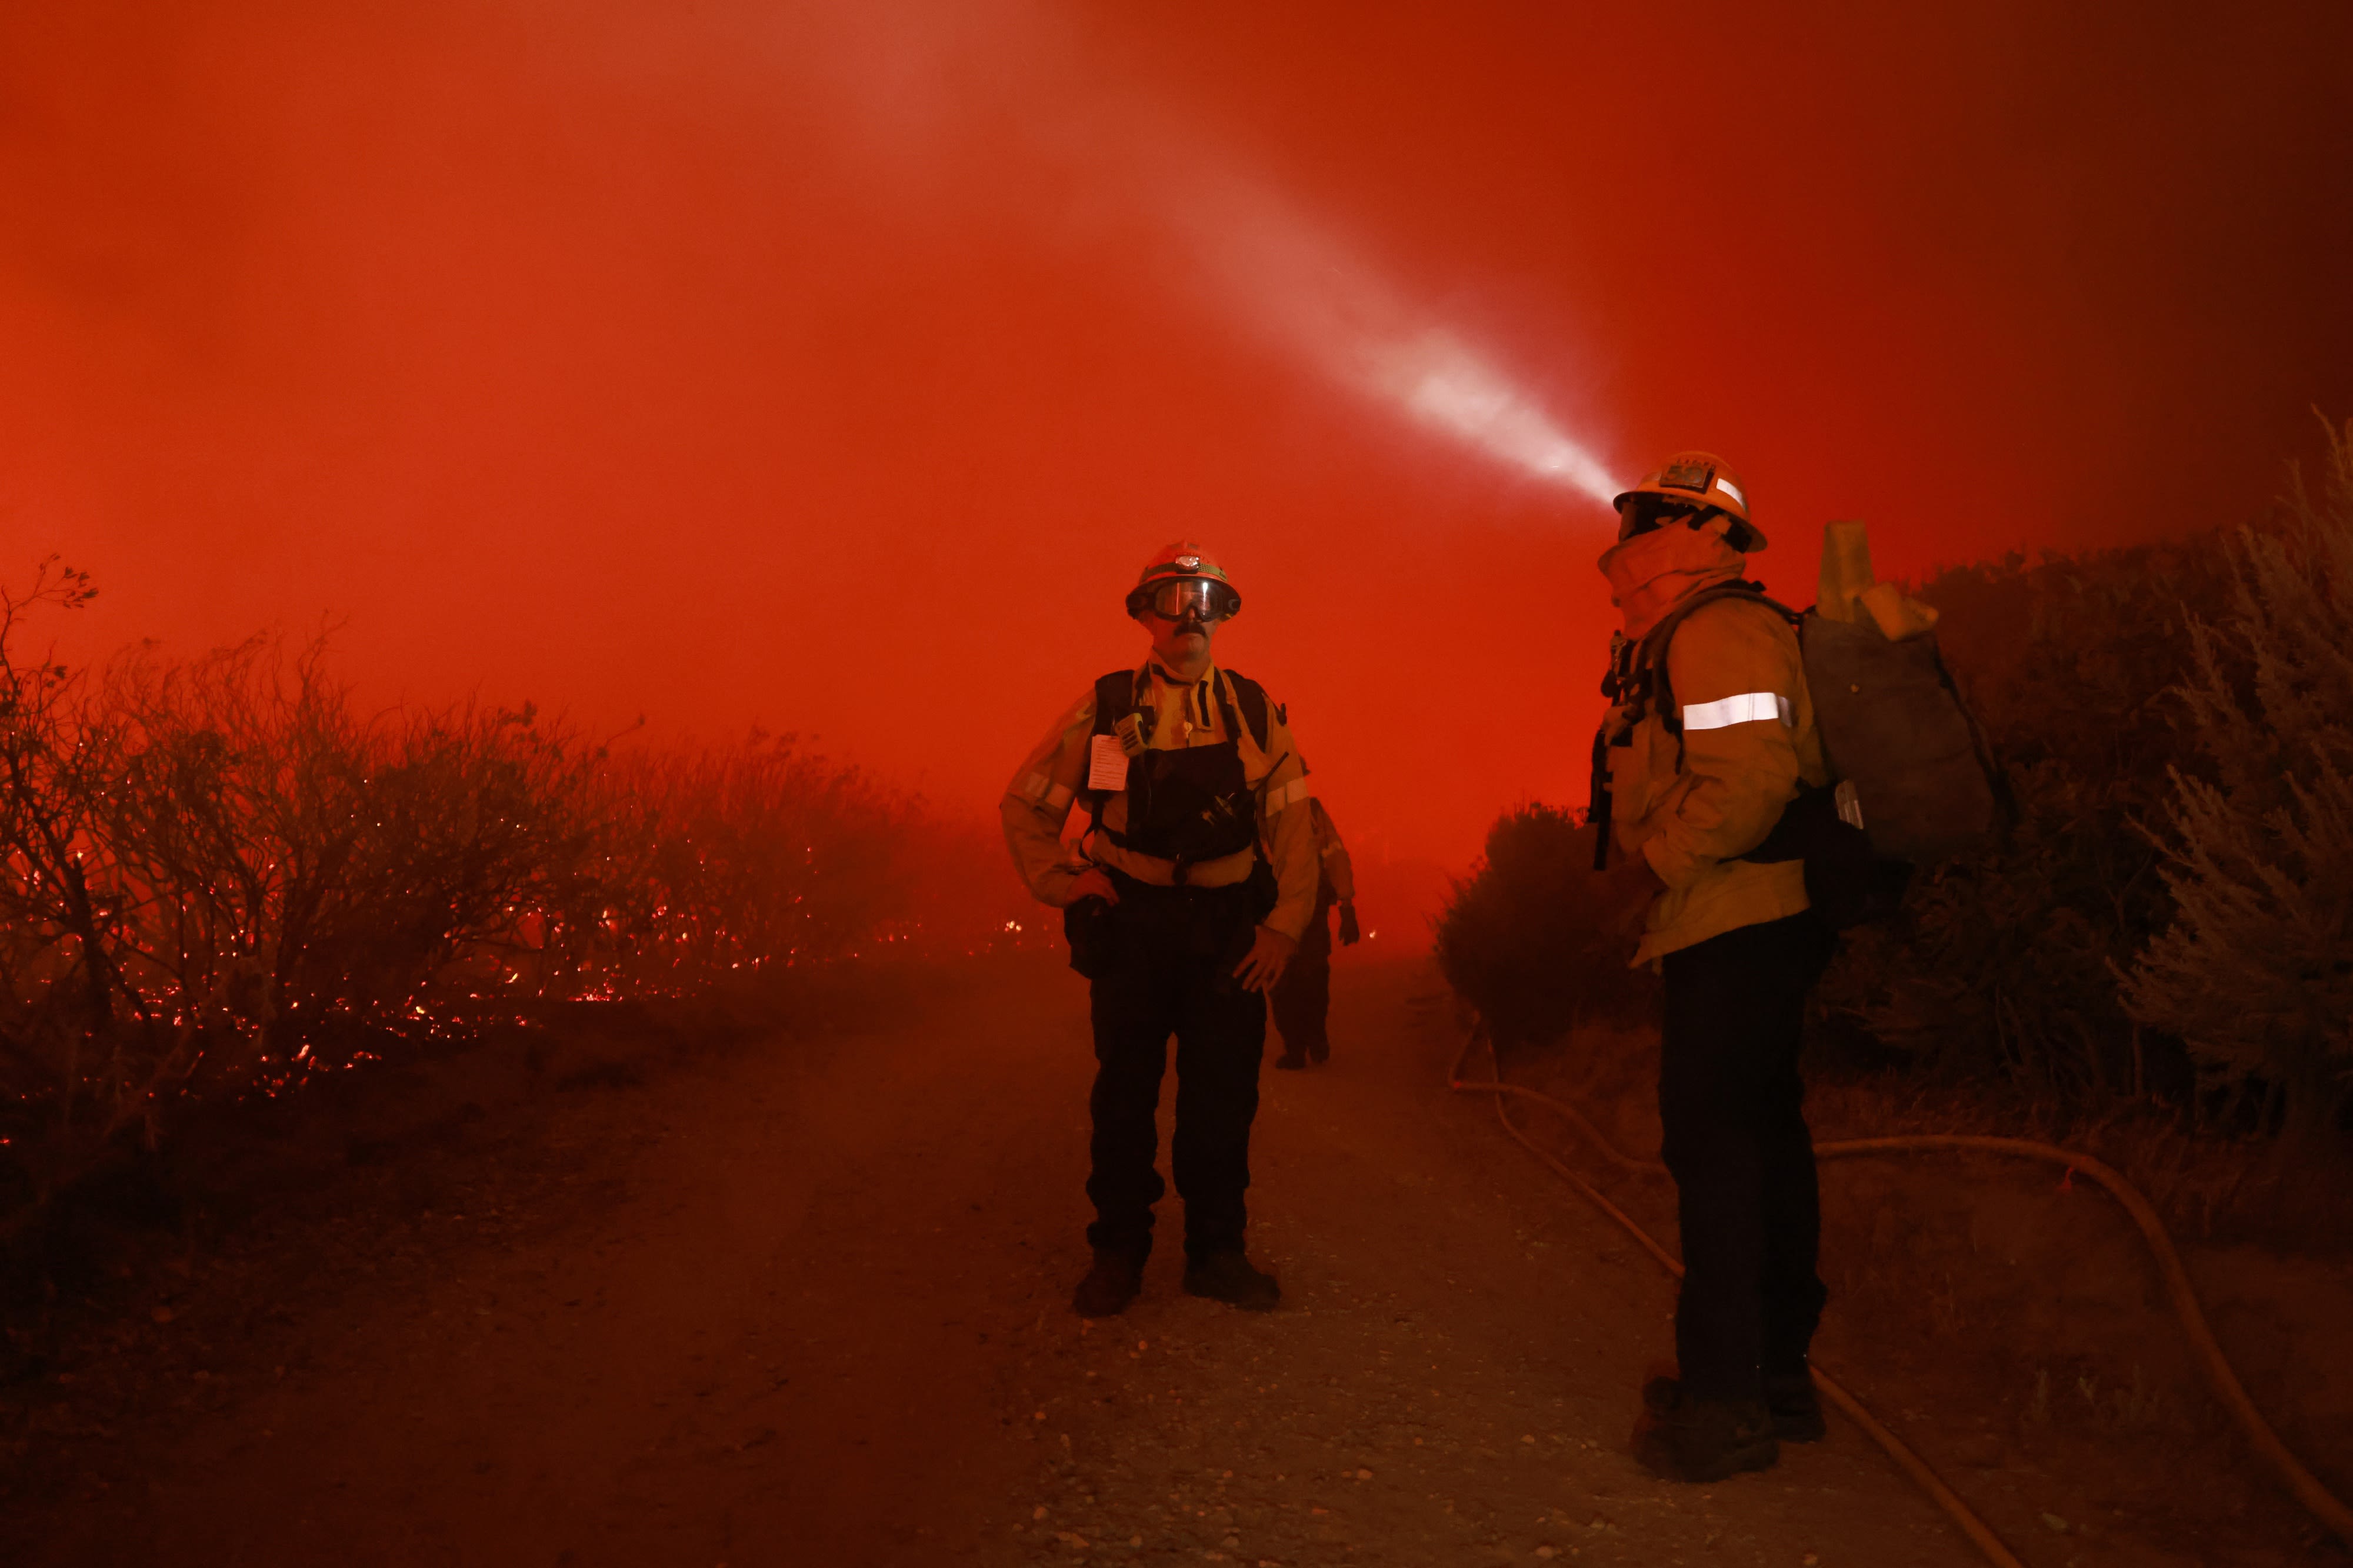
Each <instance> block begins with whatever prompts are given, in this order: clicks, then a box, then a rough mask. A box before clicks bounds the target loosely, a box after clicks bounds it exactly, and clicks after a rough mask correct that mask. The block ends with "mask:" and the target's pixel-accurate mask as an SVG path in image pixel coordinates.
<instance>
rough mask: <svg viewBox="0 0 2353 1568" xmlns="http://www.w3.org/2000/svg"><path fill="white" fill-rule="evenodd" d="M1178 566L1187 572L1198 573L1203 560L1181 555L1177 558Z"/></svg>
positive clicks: (1195, 556)
mask: <svg viewBox="0 0 2353 1568" xmlns="http://www.w3.org/2000/svg"><path fill="white" fill-rule="evenodd" d="M1176 564H1177V565H1178V566H1179V567H1181V568H1183V569H1184V570H1185V571H1187V572H1198V571H1199V570H1200V569H1201V558H1200V557H1199V556H1198V555H1179V556H1178V557H1176Z"/></svg>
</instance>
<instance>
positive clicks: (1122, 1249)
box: [999, 544, 1320, 1317]
mask: <svg viewBox="0 0 2353 1568" xmlns="http://www.w3.org/2000/svg"><path fill="white" fill-rule="evenodd" d="M1240 609H1241V595H1240V594H1239V593H1237V592H1236V591H1235V589H1234V586H1233V584H1231V583H1230V582H1229V580H1228V579H1227V576H1226V574H1225V571H1224V569H1223V568H1222V567H1220V566H1219V564H1218V563H1217V562H1216V561H1215V560H1214V559H1212V558H1211V557H1210V556H1209V554H1208V552H1206V551H1204V550H1202V549H1201V548H1200V547H1199V546H1198V545H1192V544H1176V545H1171V546H1169V547H1168V548H1167V549H1166V550H1164V551H1162V552H1160V553H1159V554H1158V555H1155V557H1153V559H1152V560H1151V561H1149V562H1147V563H1145V567H1144V571H1143V573H1142V574H1141V575H1140V576H1139V578H1138V580H1137V582H1136V584H1135V587H1134V590H1133V591H1132V592H1131V593H1130V594H1129V595H1127V611H1128V615H1129V616H1130V617H1131V618H1133V619H1134V621H1135V622H1136V623H1137V625H1138V626H1141V627H1142V628H1143V630H1144V632H1145V635H1146V636H1147V637H1149V638H1150V639H1151V645H1152V646H1151V651H1150V654H1149V655H1148V657H1146V658H1145V660H1144V661H1143V663H1142V664H1141V665H1139V666H1137V667H1135V668H1129V669H1119V670H1113V672H1112V673H1111V674H1109V675H1106V676H1104V677H1103V678H1102V679H1099V680H1097V681H1096V682H1095V683H1094V685H1093V686H1092V689H1089V690H1088V691H1087V692H1086V694H1085V695H1083V696H1082V697H1081V698H1080V699H1079V700H1078V701H1077V702H1076V703H1074V704H1072V705H1071V708H1070V709H1069V710H1066V711H1065V712H1064V714H1063V715H1062V717H1061V718H1060V720H1058V721H1056V722H1055V724H1054V727H1053V728H1052V729H1051V730H1050V731H1048V732H1047V734H1046V737H1045V739H1044V740H1042V741H1040V742H1039V743H1038V745H1037V746H1036V747H1034V748H1032V749H1031V751H1030V752H1029V756H1028V757H1026V758H1025V759H1023V761H1022V763H1021V765H1020V767H1019V768H1018V769H1017V770H1016V771H1015V773H1014V775H1013V782H1012V784H1010V785H1009V786H1008V788H1007V790H1006V793H1005V796H1004V799H1003V801H1002V802H1001V803H1000V807H999V813H1000V816H1002V818H1003V820H1004V824H1005V837H1006V842H1007V844H1008V847H1010V848H1011V850H1012V852H1013V860H1014V864H1015V866H1016V867H1017V868H1018V869H1019V871H1020V873H1021V876H1022V879H1023V880H1024V881H1026V882H1027V883H1028V884H1029V889H1030V890H1031V892H1033V893H1034V894H1036V896H1037V897H1038V898H1039V900H1041V901H1042V902H1044V903H1047V904H1050V905H1053V906H1055V907H1057V908H1060V910H1062V911H1063V929H1064V931H1065V932H1066V933H1067V934H1068V935H1069V937H1070V941H1071V967H1072V968H1074V969H1077V970H1078V971H1079V972H1080V973H1082V974H1083V975H1085V976H1086V977H1087V979H1088V980H1089V981H1090V983H1091V984H1092V1005H1091V1009H1090V1011H1091V1016H1092V1024H1093V1031H1094V1048H1095V1063H1096V1071H1095V1081H1094V1089H1093V1091H1092V1095H1091V1096H1090V1097H1089V1100H1088V1109H1089V1110H1090V1112H1091V1113H1092V1127H1093V1130H1092V1140H1091V1142H1090V1154H1091V1158H1092V1170H1091V1173H1090V1174H1089V1176H1088V1178H1087V1196H1088V1197H1089V1199H1091V1200H1092V1203H1093V1205H1094V1211H1095V1218H1094V1223H1093V1224H1092V1225H1091V1226H1088V1227H1087V1240H1088V1243H1089V1245H1090V1246H1091V1247H1092V1248H1093V1253H1094V1261H1093V1265H1092V1268H1090V1269H1089V1270H1088V1272H1087V1275H1086V1278H1085V1279H1082V1281H1081V1282H1080V1284H1079V1288H1078V1290H1077V1293H1076V1295H1075V1297H1074V1299H1073V1300H1072V1302H1071V1305H1072V1306H1073V1307H1074V1308H1075V1309H1076V1310H1078V1311H1079V1312H1080V1313H1081V1314H1082V1315H1083V1316H1087V1317H1104V1316H1109V1315H1111V1314H1113V1313H1116V1312H1119V1311H1122V1310H1124V1309H1125V1308H1126V1306H1127V1304H1128V1303H1129V1302H1130V1301H1131V1300H1134V1297H1135V1295H1136V1292H1137V1291H1138V1290H1139V1289H1141V1288H1142V1282H1143V1271H1144V1263H1145V1258H1146V1256H1147V1255H1148V1254H1149V1253H1150V1251H1151V1248H1152V1229H1153V1205H1155V1203H1157V1202H1158V1201H1159V1199H1160V1197H1161V1195H1162V1194H1163V1192H1164V1191H1165V1187H1164V1185H1163V1184H1162V1181H1161V1178H1160V1175H1159V1173H1158V1171H1157V1170H1156V1169H1155V1159H1156V1152H1157V1131H1156V1129H1155V1123H1154V1115H1155V1110H1156V1108H1157V1106H1158V1104H1159V1098H1160V1080H1161V1078H1162V1076H1163V1074H1164V1071H1165V1069H1166V1060H1167V1053H1168V1041H1169V1038H1170V1037H1171V1036H1174V1037H1175V1038H1176V1131H1175V1135H1174V1137H1173V1138H1172V1140H1171V1142H1170V1148H1169V1164H1170V1171H1171V1173H1172V1174H1173V1175H1174V1177H1175V1178H1176V1191H1177V1194H1178V1196H1179V1197H1181V1198H1182V1199H1183V1200H1184V1205H1185V1258H1186V1267H1185V1289H1186V1290H1187V1292H1188V1293H1190V1294H1193V1295H1198V1296H1207V1297H1210V1298H1213V1299H1215V1300H1221V1301H1227V1302H1229V1303H1231V1304H1233V1305H1235V1306H1238V1307H1242V1308H1247V1309H1250V1310H1260V1311H1263V1310H1269V1309H1271V1308H1272V1307H1273V1306H1274V1305H1275V1303H1276V1301H1277V1300H1279V1299H1280V1297H1281V1290H1280V1289H1279V1287H1278V1286H1277V1284H1276V1282H1275V1279H1274V1278H1273V1276H1271V1275H1270V1274H1267V1273H1264V1272H1262V1271H1261V1270H1259V1269H1258V1268H1253V1267H1252V1266H1251V1265H1250V1261H1249V1259H1248V1258H1247V1256H1246V1255H1245V1253H1244V1250H1243V1241H1244V1230H1245V1226H1246V1223H1247V1212H1246V1208H1245V1205H1244V1201H1243V1194H1244V1192H1245V1191H1246V1189H1247V1188H1248V1187H1249V1185H1250V1123H1251V1121H1252V1120H1253V1118H1254V1117H1255V1116H1256V1114H1257V1111H1258V1093H1259V1084H1258V1080H1259V1067H1260V1060H1261V1056H1262V1055H1263V1053H1264V1049H1265V1045H1266V1016H1267V996H1266V994H1267V993H1268V992H1269V991H1271V989H1272V988H1273V986H1274V985H1275V984H1276V982H1278V981H1279V980H1280V979H1281V978H1282V974H1283V971H1284V969H1285V967H1286V966H1287V965H1288V963H1289V962H1290V960H1291V958H1292V955H1293V953H1294V952H1296V951H1297V949H1298V947H1299V942H1300V939H1301V936H1302V934H1303V932H1304V931H1306V928H1307V924H1308V921H1309V919H1310V917H1311V915H1312V914H1313V913H1314V910H1315V904H1316V891H1317V884H1318V882H1319V880H1320V868H1319V863H1318V858H1317V852H1316V843H1315V834H1314V825H1313V824H1312V822H1311V821H1310V818H1309V814H1308V811H1307V805H1308V800H1309V793H1310V792H1309V787H1308V782H1307V770H1306V766H1305V764H1304V763H1303V762H1302V761H1301V760H1300V756H1299V750H1298V747H1297V745H1296V743H1295V742H1293V739H1292V735H1291V730H1290V726H1289V724H1288V722H1287V720H1286V716H1285V714H1284V712H1283V710H1282V707H1281V706H1280V705H1279V704H1277V703H1275V702H1274V701H1273V700H1271V699H1270V698H1269V697H1268V696H1267V694H1266V692H1265V690H1264V689H1263V688H1261V687H1260V686H1259V685H1258V683H1257V682H1255V681H1253V680H1250V679H1249V678H1247V677H1245V676H1241V675H1238V674H1236V673H1235V672H1233V671H1232V670H1229V669H1225V668H1219V666H1218V665H1217V664H1216V663H1215V662H1214V661H1213V660H1212V658H1211V657H1210V645H1211V643H1212V642H1213V641H1214V639H1215V638H1216V636H1217V633H1218V629H1219V627H1220V626H1223V625H1224V623H1225V622H1227V621H1229V620H1230V619H1232V618H1233V616H1235V615H1237V614H1238V613H1240ZM1074 806H1077V807H1081V808H1083V810H1084V811H1085V813H1086V818H1087V820H1086V824H1085V826H1084V828H1083V830H1082V833H1081V834H1080V836H1079V837H1078V838H1077V840H1076V842H1075V844H1073V845H1066V844H1065V843H1064V841H1063V829H1064V827H1065V825H1066V824H1067V823H1068V821H1069V819H1070V816H1071V809H1072V807H1074Z"/></svg>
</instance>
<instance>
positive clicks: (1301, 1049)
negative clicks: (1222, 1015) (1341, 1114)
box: [1271, 800, 1364, 1070]
mask: <svg viewBox="0 0 2353 1568" xmlns="http://www.w3.org/2000/svg"><path fill="white" fill-rule="evenodd" d="M1307 810H1308V814H1309V818H1310V820H1311V821H1313V822H1314V825H1315V858H1316V862H1317V864H1318V866H1319V867H1320V873H1319V875H1318V876H1317V878H1316V885H1315V911H1314V913H1313V914H1311V915H1309V916H1308V917H1307V935H1306V938H1305V940H1303V942H1300V944H1299V951H1298V952H1296V953H1294V954H1293V955H1292V959H1291V965H1290V967H1289V968H1287V969H1285V970H1284V971H1283V972H1282V981H1281V982H1280V983H1279V984H1277V985H1276V986H1275V988H1274V995H1273V996H1272V997H1271V1001H1272V1003H1273V1010H1274V1026H1275V1027H1276V1028H1278V1029H1280V1030H1282V1055H1281V1056H1279V1057H1277V1058H1274V1065H1275V1066H1277V1067H1279V1068H1291V1069H1293V1070H1296V1069H1298V1068H1303V1067H1305V1066H1306V1065H1307V1064H1308V1063H1310V1062H1317V1063H1322V1062H1327V1061H1330V1060H1331V1059H1332V1037H1331V1036H1330V1034H1329V1033H1327V1032H1326V1030H1325V1027H1324V1025H1325V1017H1326V1015H1328V1014H1329V1013H1330V1012H1331V1010H1332V910H1333V906H1335V904H1336V905H1337V906H1338V907H1339V910H1340V945H1341V946H1342V947H1352V946H1354V945H1355V944H1356V940H1357V938H1358V937H1360V936H1362V935H1363V934H1364V933H1363V931H1361V930H1360V929H1359V928H1358V926H1357V924H1356V869H1355V868H1354V867H1353V866H1351V865H1350V864H1349V861H1348V847H1347V846H1346V845H1345V844H1343V843H1342V842H1340V830H1339V829H1338V828H1337V827H1335V826H1333V824H1332V814H1331V813H1330V812H1328V811H1326V810H1324V803H1323V802H1322V801H1320V800H1310V801H1309V802H1308V803H1307Z"/></svg>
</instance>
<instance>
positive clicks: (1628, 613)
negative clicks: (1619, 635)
mask: <svg viewBox="0 0 2353 1568" xmlns="http://www.w3.org/2000/svg"><path fill="white" fill-rule="evenodd" d="M1747 561H1748V558H1747V557H1746V556H1745V555H1743V554H1741V553H1740V552H1739V551H1737V550H1735V549H1734V548H1732V546H1731V545H1729V544H1726V543H1725V542H1724V536H1723V535H1722V534H1721V533H1718V532H1716V531H1714V530H1712V529H1693V528H1686V527H1684V526H1683V525H1682V524H1680V523H1674V524H1670V525H1669V526H1667V527H1665V528H1654V529H1652V530H1651V531H1650V532H1648V533H1638V534H1636V535H1635V536H1634V537H1633V538H1631V539H1629V540H1627V541H1625V542H1623V543H1620V544H1616V545H1613V546H1611V547H1610V548H1609V549H1608V550H1606V551H1604V552H1602V554H1601V563H1600V564H1601V574H1602V575H1603V576H1605V577H1607V578H1609V597H1610V603H1612V604H1614V605H1617V606H1618V608H1619V609H1620V611H1621V612H1622V613H1623V614H1624V615H1625V617H1626V635H1627V636H1628V637H1641V635H1642V634H1643V633H1645V632H1647V631H1649V630H1650V629H1651V627H1652V626H1657V625H1658V624H1659V621H1660V618H1661V617H1662V616H1665V614H1666V613H1667V611H1668V610H1670V609H1672V608H1673V606H1674V604H1675V601H1676V600H1678V599H1681V598H1682V597H1683V595H1686V594H1691V593H1696V592H1697V591H1698V590H1700V589H1702V588H1713V587H1715V585H1716V584H1718V583H1729V582H1732V581H1734V580H1735V579H1736V578H1737V577H1739V575H1740V574H1741V573H1742V572H1743V571H1745V570H1746V566H1747Z"/></svg>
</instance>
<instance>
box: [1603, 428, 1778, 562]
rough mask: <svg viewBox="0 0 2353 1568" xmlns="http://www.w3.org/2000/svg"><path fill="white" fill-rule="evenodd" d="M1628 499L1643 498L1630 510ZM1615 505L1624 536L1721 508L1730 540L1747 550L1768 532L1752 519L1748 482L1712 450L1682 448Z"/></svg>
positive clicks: (1761, 545) (1762, 541) (1759, 547)
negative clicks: (1684, 450) (1749, 507)
mask: <svg viewBox="0 0 2353 1568" xmlns="http://www.w3.org/2000/svg"><path fill="white" fill-rule="evenodd" d="M1645 497H1655V498H1656V499H1655V500H1643V498H1645ZM1628 501H1636V502H1638V503H1639V504H1638V505H1637V506H1636V507H1635V509H1634V510H1633V512H1632V513H1631V514H1629V512H1628V510H1627V506H1626V503H1627V502H1628ZM1613 504H1614V505H1616V507H1617V508H1618V516H1619V519H1620V522H1619V537H1620V539H1630V538H1631V537H1633V536H1634V535H1635V534H1637V533H1644V532H1648V531H1650V530H1651V529H1653V528H1656V527H1658V526H1659V525H1660V524H1661V523H1662V522H1665V521H1668V520H1669V519H1670V518H1672V517H1684V518H1687V519H1692V520H1694V521H1695V520H1697V519H1699V518H1704V517H1705V516H1706V515H1707V514H1708V513H1710V512H1718V511H1720V512H1722V513H1724V515H1725V516H1726V517H1728V518H1730V519H1731V520H1732V522H1731V526H1729V527H1728V528H1726V529H1725V532H1724V538H1725V543H1727V544H1729V545H1731V546H1732V547H1733V548H1734V549H1735V550H1737V551H1739V552H1742V553H1743V554H1749V553H1753V552H1756V551H1759V550H1762V549H1764V548H1765V531H1764V530H1763V529H1761V528H1758V527H1757V525H1756V524H1755V523H1753V522H1751V521H1748V487H1747V485H1746V484H1745V483H1743V482H1742V480H1741V478H1740V476H1739V475H1738V474H1736V473H1734V472H1733V471H1732V468H1730V466H1729V465H1727V464H1726V463H1725V460H1724V459H1723V458H1719V457H1717V456H1716V455H1715V453H1713V452H1677V453H1676V454H1675V455H1674V456H1673V457H1672V458H1668V459H1667V460H1666V461H1665V462H1663V463H1662V464H1660V465H1659V466H1658V467H1657V468H1654V469H1653V470H1651V472H1650V473H1649V474H1647V475H1645V476H1643V479H1642V482H1641V484H1639V485H1636V486H1635V487H1634V488H1633V489H1630V490H1628V491H1626V492H1625V493H1624V494H1622V495H1620V497H1619V498H1618V500H1616V501H1615V502H1614V503H1613Z"/></svg>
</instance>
